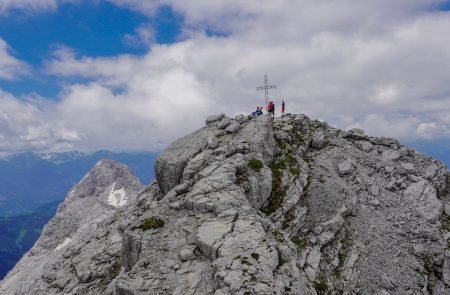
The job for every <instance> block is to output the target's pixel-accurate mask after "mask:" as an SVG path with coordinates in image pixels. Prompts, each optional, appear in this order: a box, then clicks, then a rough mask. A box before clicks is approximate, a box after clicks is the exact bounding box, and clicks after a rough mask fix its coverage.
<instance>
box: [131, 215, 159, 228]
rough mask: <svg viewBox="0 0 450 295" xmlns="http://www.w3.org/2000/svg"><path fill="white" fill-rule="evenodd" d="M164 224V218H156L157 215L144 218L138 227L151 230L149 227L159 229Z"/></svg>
mask: <svg viewBox="0 0 450 295" xmlns="http://www.w3.org/2000/svg"><path fill="white" fill-rule="evenodd" d="M163 226H164V220H162V219H159V218H156V217H150V218H147V219H144V220H142V222H141V225H139V226H138V227H137V228H139V229H142V230H149V229H157V228H161V227H163Z"/></svg>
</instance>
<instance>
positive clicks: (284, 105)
mask: <svg viewBox="0 0 450 295" xmlns="http://www.w3.org/2000/svg"><path fill="white" fill-rule="evenodd" d="M285 107H286V104H285V103H284V100H282V101H281V116H284V112H285Z"/></svg>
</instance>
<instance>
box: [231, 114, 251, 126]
mask: <svg viewBox="0 0 450 295" xmlns="http://www.w3.org/2000/svg"><path fill="white" fill-rule="evenodd" d="M234 120H236V122H238V123H239V124H244V123H247V122H248V117H246V116H244V115H243V114H239V115H236V116H235V117H234Z"/></svg>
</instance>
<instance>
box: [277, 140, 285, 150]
mask: <svg viewBox="0 0 450 295" xmlns="http://www.w3.org/2000/svg"><path fill="white" fill-rule="evenodd" d="M276 141H277V145H278V147H279V148H280V149H282V150H284V149H286V143H285V142H284V140H282V139H279V138H277V139H276Z"/></svg>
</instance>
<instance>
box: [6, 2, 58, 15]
mask: <svg viewBox="0 0 450 295" xmlns="http://www.w3.org/2000/svg"><path fill="white" fill-rule="evenodd" d="M56 7H57V0H1V1H0V14H4V13H7V12H8V11H10V10H13V9H17V10H26V11H40V10H54V9H56Z"/></svg>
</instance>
